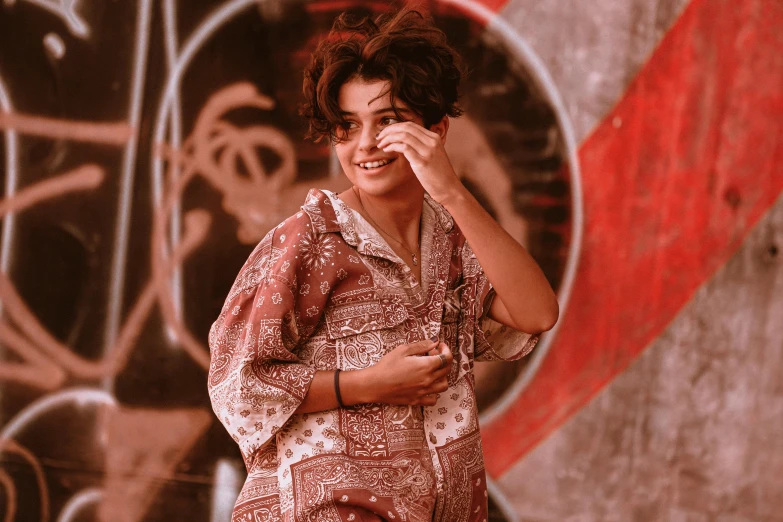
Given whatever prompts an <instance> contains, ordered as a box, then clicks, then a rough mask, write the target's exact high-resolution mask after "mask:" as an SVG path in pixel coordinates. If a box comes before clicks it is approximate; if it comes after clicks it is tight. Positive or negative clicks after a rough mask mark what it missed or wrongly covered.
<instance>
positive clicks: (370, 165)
mask: <svg viewBox="0 0 783 522" xmlns="http://www.w3.org/2000/svg"><path fill="white" fill-rule="evenodd" d="M387 163H389V160H381V161H368V162H367V163H359V166H360V167H361V168H363V169H377V168H378V167H381V166H383V165H386V164H387Z"/></svg>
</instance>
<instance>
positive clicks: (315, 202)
mask: <svg viewBox="0 0 783 522" xmlns="http://www.w3.org/2000/svg"><path fill="white" fill-rule="evenodd" d="M424 202H425V203H426V205H425V206H424V207H423V208H422V211H423V212H424V213H425V214H426V213H427V212H428V211H429V212H431V213H432V215H431V216H428V217H433V218H435V219H436V220H437V222H438V224H440V226H441V228H442V229H443V232H444V233H449V232H451V229H452V228H453V227H454V218H452V217H451V214H449V213H448V211H447V210H446V209H445V208H443V206H442V205H441V204H440V203H438V202H436V201H435V200H434V199H432V198H431V197H430V196H429V194H427V193H425V194H424ZM302 210H303V211H304V212H305V213H307V215H308V216H310V220H311V221H312V223H313V227H315V230H316V232H318V233H321V234H324V233H327V232H340V233H341V234H342V236H343V238H344V239H345V240H346V242H348V243H349V244H351V245H353V246H354V247H355V246H357V245H358V244H359V242H360V240H361V239H364V240H367V239H368V238H367V237H366V234H363V233H361V230H360V229H357V227H356V222H355V219H354V216H353V212H352V211H351V209H350V208H349V207H348V206H347V205H346V204H345V203H343V202H342V200H341V199H340V198H338V197H337V195H336V194H335V193H333V192H331V191H329V190H319V189H310V191H309V192H308V193H307V197H306V198H305V203H304V205H302ZM338 214H339V217H338Z"/></svg>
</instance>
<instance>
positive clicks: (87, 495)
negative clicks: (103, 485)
mask: <svg viewBox="0 0 783 522" xmlns="http://www.w3.org/2000/svg"><path fill="white" fill-rule="evenodd" d="M102 499H103V490H102V489H98V488H89V489H83V490H82V491H80V492H78V493H77V494H75V495H74V496H72V497H71V498H69V499H68V502H66V503H65V505H64V506H63V510H62V511H60V515H59V516H58V517H57V522H71V520H73V519H74V518H75V517H76V515H78V514H79V512H80V511H81V510H82V509H83V508H85V507H86V506H89V505H91V504H95V503H98V502H100V501H101V500H102Z"/></svg>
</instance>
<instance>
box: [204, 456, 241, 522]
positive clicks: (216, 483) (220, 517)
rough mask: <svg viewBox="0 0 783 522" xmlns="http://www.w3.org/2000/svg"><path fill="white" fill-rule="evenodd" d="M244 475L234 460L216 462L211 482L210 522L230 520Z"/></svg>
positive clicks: (239, 465)
mask: <svg viewBox="0 0 783 522" xmlns="http://www.w3.org/2000/svg"><path fill="white" fill-rule="evenodd" d="M244 474H245V473H244V469H242V467H241V464H240V463H239V462H237V461H235V460H230V459H220V460H218V461H217V465H216V466H215V476H214V479H213V481H212V516H211V517H210V520H211V521H212V522H222V521H224V520H230V519H231V512H232V511H233V510H234V503H235V502H236V499H237V497H238V496H239V492H240V490H241V489H242V484H243V483H244V481H245V479H244Z"/></svg>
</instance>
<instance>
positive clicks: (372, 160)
mask: <svg viewBox="0 0 783 522" xmlns="http://www.w3.org/2000/svg"><path fill="white" fill-rule="evenodd" d="M459 80H460V71H459V67H458V64H457V56H456V54H455V53H454V51H453V50H452V49H451V48H450V47H449V46H448V44H447V43H446V41H445V37H444V35H443V33H442V32H440V31H439V30H438V29H436V28H434V27H433V26H432V24H431V22H429V21H428V20H427V19H426V18H425V17H423V16H422V15H421V14H419V13H418V12H416V11H409V10H408V11H401V12H398V13H396V14H395V15H393V16H388V17H381V18H379V19H377V20H376V21H372V20H369V19H364V20H361V21H356V22H353V21H351V20H350V19H349V18H348V17H346V16H342V17H340V18H339V19H338V20H337V22H336V23H335V26H334V28H333V29H332V32H331V33H330V35H329V37H328V38H327V39H326V40H325V41H324V42H322V43H321V45H320V46H319V48H318V49H317V51H316V52H315V53H314V55H313V59H312V63H311V65H310V67H309V68H308V69H307V70H306V71H305V81H304V93H305V96H306V99H307V102H306V104H305V110H304V114H305V116H306V117H307V118H308V119H309V122H310V130H311V133H310V134H311V136H312V137H315V138H316V139H319V138H323V137H326V138H328V139H330V140H331V141H332V143H333V146H334V150H335V153H336V155H337V157H338V159H339V161H340V165H341V166H342V168H343V171H344V172H345V175H346V176H347V177H348V179H349V180H350V181H351V183H352V184H353V186H352V188H351V189H350V190H347V191H345V192H343V193H342V194H334V193H331V192H328V191H321V190H315V189H314V190H312V191H311V192H310V194H309V195H308V197H307V199H306V201H305V202H304V205H303V206H302V210H301V212H299V213H297V214H296V215H294V216H291V217H290V218H289V219H287V220H286V221H284V222H283V223H281V224H280V225H279V226H278V227H276V228H275V229H273V230H272V231H270V232H269V234H268V235H267V236H266V237H265V238H264V239H263V240H262V241H261V243H260V244H259V245H258V246H257V247H256V249H255V250H254V252H253V253H252V254H251V256H250V258H249V259H248V261H247V263H246V264H245V266H244V267H243V268H242V270H241V271H240V273H239V275H238V277H237V280H236V282H235V283H234V285H233V287H232V289H231V291H230V293H229V295H228V298H227V300H226V303H225V305H224V307H223V310H222V312H221V314H220V316H219V318H218V319H217V321H216V322H215V324H214V325H213V327H212V329H211V331H210V339H209V344H210V348H211V353H212V364H211V367H210V372H209V392H210V397H211V399H212V404H213V407H214V410H215V413H216V414H217V416H218V418H219V419H220V421H221V422H222V423H223V424H224V425H225V427H226V429H227V430H228V431H229V433H230V434H231V435H232V437H233V438H234V440H236V441H237V443H238V444H239V447H240V450H241V452H242V455H243V457H244V459H245V463H246V466H247V470H248V478H247V481H246V482H245V486H244V488H243V489H242V492H241V494H240V496H239V498H238V499H237V504H236V506H235V509H234V517H233V518H234V520H235V521H251V520H252V521H257V520H270V521H272V520H286V521H288V520H296V521H299V520H302V521H304V520H312V521H316V520H317V521H322V520H334V521H338V520H339V521H349V520H356V521H359V520H364V521H367V520H372V521H379V520H384V521H390V520H406V521H412V522H419V521H428V522H429V521H433V520H437V521H445V522H456V521H463V520H464V521H468V520H470V521H473V520H477V521H482V520H486V518H487V492H486V484H485V475H484V466H483V460H482V452H481V441H480V435H479V426H478V414H477V410H476V402H475V393H474V384H473V378H472V368H473V362H474V361H476V360H498V359H501V360H514V359H518V358H520V357H522V356H524V355H525V354H526V353H528V352H529V351H530V349H532V347H533V345H534V344H535V342H536V340H537V334H539V333H540V332H543V331H545V330H548V329H550V328H552V326H553V325H554V324H555V322H556V321H557V317H558V304H557V299H556V296H555V294H554V292H553V291H552V289H551V287H550V286H549V284H548V283H547V281H546V279H545V278H544V275H543V274H542V272H541V270H540V269H539V267H538V266H537V265H536V263H535V261H534V260H533V259H532V258H531V257H530V255H529V254H528V252H527V251H526V250H525V249H524V248H523V247H522V246H521V245H519V244H518V243H517V242H516V241H515V240H514V239H513V238H512V237H511V236H509V235H508V234H507V233H506V232H505V231H504V230H503V229H502V228H501V227H500V226H499V225H498V224H497V223H496V222H495V221H494V220H493V219H492V218H491V217H490V216H489V215H488V214H487V213H486V212H485V211H484V210H483V209H482V208H481V206H480V205H479V204H478V202H477V201H476V200H475V199H474V198H473V197H472V196H471V195H470V193H469V192H468V191H467V190H466V189H465V187H463V185H462V184H461V183H460V181H459V179H458V178H457V176H456V175H455V173H454V170H453V168H452V167H451V164H450V162H449V158H448V157H447V155H446V153H445V151H444V146H443V144H444V142H445V140H446V136H447V134H448V129H449V117H456V116H458V115H459V114H460V112H461V111H460V110H459V108H458V107H457V105H456V103H457V87H458V84H459ZM491 320H494V321H496V322H498V323H502V324H504V325H507V326H509V327H511V328H513V329H515V330H518V331H520V332H526V333H527V335H520V339H521V340H520V341H519V342H517V343H514V344H512V345H511V346H504V347H503V348H502V349H499V348H498V347H497V346H495V347H493V345H492V343H490V342H489V341H488V339H487V336H486V333H485V331H484V329H483V328H482V326H483V325H484V323H486V322H487V321H491Z"/></svg>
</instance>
